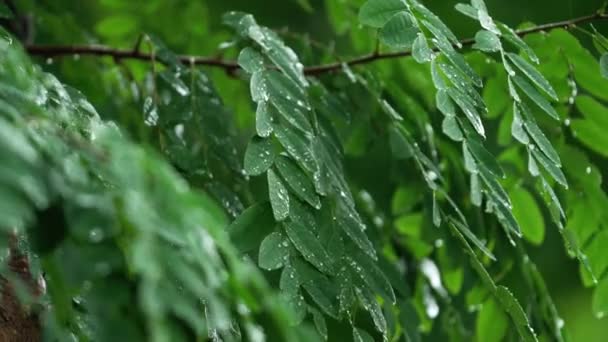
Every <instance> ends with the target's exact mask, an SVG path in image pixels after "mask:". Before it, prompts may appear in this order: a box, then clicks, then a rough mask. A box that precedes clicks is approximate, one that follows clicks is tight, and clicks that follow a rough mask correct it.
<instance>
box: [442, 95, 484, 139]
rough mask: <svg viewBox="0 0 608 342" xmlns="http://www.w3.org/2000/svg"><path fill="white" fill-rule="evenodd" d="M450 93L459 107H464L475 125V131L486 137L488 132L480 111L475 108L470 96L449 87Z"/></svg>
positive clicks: (464, 110)
mask: <svg viewBox="0 0 608 342" xmlns="http://www.w3.org/2000/svg"><path fill="white" fill-rule="evenodd" d="M448 94H449V95H450V97H451V98H452V99H453V100H454V102H456V104H457V105H458V107H460V109H462V111H463V112H464V114H465V116H466V117H467V119H468V120H469V122H470V123H471V125H473V128H474V129H475V131H477V133H479V135H481V136H482V137H485V134H486V133H485V129H484V127H483V123H482V122H481V118H480V117H479V112H478V111H477V109H475V106H474V105H473V103H471V102H470V100H469V98H468V96H466V95H465V94H463V93H461V92H460V91H458V90H456V89H455V88H449V89H448Z"/></svg>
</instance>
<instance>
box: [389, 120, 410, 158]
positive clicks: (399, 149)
mask: <svg viewBox="0 0 608 342" xmlns="http://www.w3.org/2000/svg"><path fill="white" fill-rule="evenodd" d="M388 134H389V136H388V137H389V143H390V146H391V152H392V153H393V156H394V157H395V159H406V158H409V157H411V156H412V151H411V150H410V148H409V144H408V143H407V140H406V138H405V137H404V136H403V134H402V133H401V131H400V130H399V129H398V128H397V127H395V126H394V125H391V126H390V127H389V131H388Z"/></svg>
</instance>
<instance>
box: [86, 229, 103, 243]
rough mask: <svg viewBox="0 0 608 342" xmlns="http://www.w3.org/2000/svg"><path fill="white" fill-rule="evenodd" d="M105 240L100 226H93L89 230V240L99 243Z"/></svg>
mask: <svg viewBox="0 0 608 342" xmlns="http://www.w3.org/2000/svg"><path fill="white" fill-rule="evenodd" d="M101 240H103V231H102V230H101V229H100V228H93V229H91V230H90V231H89V241H91V242H93V243H98V242H101Z"/></svg>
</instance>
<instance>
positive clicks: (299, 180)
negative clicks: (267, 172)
mask: <svg viewBox="0 0 608 342" xmlns="http://www.w3.org/2000/svg"><path fill="white" fill-rule="evenodd" d="M276 165H277V169H278V170H279V173H280V174H281V176H282V177H283V179H284V180H285V181H286V182H287V185H288V186H289V188H290V189H291V190H292V191H293V192H294V193H295V194H296V196H298V197H299V198H300V199H302V200H303V201H306V202H307V203H308V204H310V205H311V206H312V207H314V208H315V209H320V208H321V200H320V199H319V196H317V194H316V192H315V188H314V186H313V184H312V182H311V180H310V179H309V178H308V176H307V175H306V174H305V173H304V171H302V170H301V169H300V167H299V166H298V165H297V164H296V163H294V162H293V161H292V160H291V159H290V158H288V157H286V156H279V157H278V158H277V159H276Z"/></svg>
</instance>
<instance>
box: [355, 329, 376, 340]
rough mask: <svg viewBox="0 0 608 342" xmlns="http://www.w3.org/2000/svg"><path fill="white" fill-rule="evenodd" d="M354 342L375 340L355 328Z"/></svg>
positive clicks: (363, 331) (365, 332)
mask: <svg viewBox="0 0 608 342" xmlns="http://www.w3.org/2000/svg"><path fill="white" fill-rule="evenodd" d="M353 341H354V342H373V341H374V338H373V337H372V335H370V334H369V333H368V332H367V331H365V330H362V329H359V328H355V327H353Z"/></svg>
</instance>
